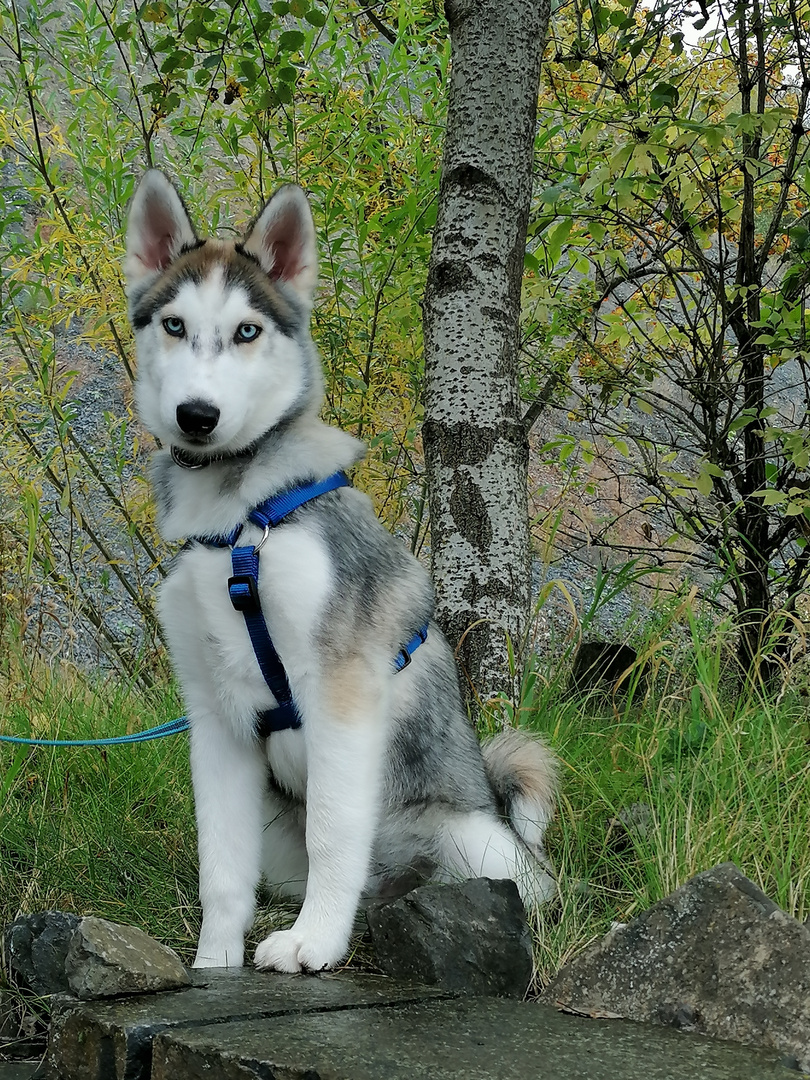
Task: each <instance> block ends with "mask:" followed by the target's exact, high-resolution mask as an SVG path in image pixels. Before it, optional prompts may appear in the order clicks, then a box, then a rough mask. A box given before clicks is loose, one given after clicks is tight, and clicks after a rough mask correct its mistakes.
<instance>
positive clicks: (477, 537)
mask: <svg viewBox="0 0 810 1080" xmlns="http://www.w3.org/2000/svg"><path fill="white" fill-rule="evenodd" d="M450 514H451V516H452V518H453V521H455V523H456V527H457V528H458V531H459V532H460V533H461V535H462V536H463V537H464V539H465V540H466V541H467V543H468V544H470V545H471V546H472V547H473V548H474V549H475V550H476V551H480V552H486V551H488V550H489V546H490V544H491V543H492V526H491V525H490V522H489V514H488V513H487V506H486V503H485V502H484V499H483V496H482V495H481V491H480V489H479V488H478V485H477V484H476V483H475V481H474V480H473V479H472V478H471V477H470V476H467V475H466V473H458V474H457V475H456V476H455V477H454V481H453V492H452V494H451V496H450Z"/></svg>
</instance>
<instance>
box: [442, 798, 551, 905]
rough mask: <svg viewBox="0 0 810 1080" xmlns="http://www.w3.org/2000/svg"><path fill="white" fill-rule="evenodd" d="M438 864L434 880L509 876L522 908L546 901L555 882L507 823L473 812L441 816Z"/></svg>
mask: <svg viewBox="0 0 810 1080" xmlns="http://www.w3.org/2000/svg"><path fill="white" fill-rule="evenodd" d="M438 848H439V866H440V868H439V869H438V870H437V871H436V873H435V874H434V878H433V880H434V881H445V882H452V881H460V880H465V879H467V878H477V877H487V878H496V879H497V878H511V879H512V881H514V882H515V884H516V885H517V887H518V891H519V892H520V895H521V898H522V900H523V903H524V904H525V905H526V907H534V906H536V905H538V904H544V903H547V902H548V901H549V900H551V899H552V898H553V897H554V896H556V895H557V885H556V883H555V881H554V879H553V878H552V877H551V875H550V874H548V873H547V871H546V869H545V868H544V867H543V865H542V864H541V863H540V862H539V861H538V860H537V859H536V858H534V856H533V855H532V854H531V852H530V851H529V849H528V848H527V847H526V845H525V844H523V843H522V842H521V841H520V839H519V838H518V837H517V836H516V835H515V833H514V832H513V831H512V829H510V828H509V826H508V825H505V824H504V823H503V822H501V821H499V820H498V819H497V818H495V817H494V816H492V815H491V814H487V813H484V812H483V811H477V812H473V813H468V814H452V815H450V816H448V817H447V818H445V820H444V822H443V824H442V826H441V828H440V831H439V836H438Z"/></svg>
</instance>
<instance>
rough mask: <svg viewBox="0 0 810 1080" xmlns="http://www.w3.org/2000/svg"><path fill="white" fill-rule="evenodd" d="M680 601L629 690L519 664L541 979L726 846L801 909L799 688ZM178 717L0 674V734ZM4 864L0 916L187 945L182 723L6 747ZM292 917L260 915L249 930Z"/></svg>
mask: <svg viewBox="0 0 810 1080" xmlns="http://www.w3.org/2000/svg"><path fill="white" fill-rule="evenodd" d="M693 608H694V602H693V600H692V599H689V600H687V601H686V602H685V603H681V604H680V605H673V606H672V607H670V608H669V609H668V610H666V611H660V610H659V612H658V613H657V618H656V619H655V620H653V622H654V627H655V628H654V630H648V631H647V632H646V633H644V632H642V631H640V630H638V629H636V631H635V638H634V639H633V644H634V645H635V646H636V648H637V649H638V653H639V658H640V662H641V663H645V662H646V664H647V674H646V678H645V679H643V680H638V679H635V678H634V677H632V673H631V677H630V678H628V680H627V681H626V685H627V686H628V687H629V690H628V692H627V693H626V694H622V693H612V692H609V693H605V694H591V695H590V696H584V697H583V696H574V695H572V694H571V693H569V692H568V690H567V686H566V683H567V679H568V670H569V668H570V658H571V656H570V654H571V653H573V651H574V648H573V646H571V647H569V649H568V654H567V655H563V656H562V658H557V659H556V660H555V661H554V662H553V663H551V662H547V663H546V664H544V663H543V662H542V661H541V662H539V664H537V665H536V666H535V668H534V669H533V670H532V671H531V672H530V673H527V674H526V675H524V680H523V689H524V697H523V702H522V706H523V707H522V708H518V709H517V710H516V711H515V714H514V717H513V721H514V722H515V723H516V724H518V725H521V726H526V727H529V728H532V729H535V730H540V731H542V732H544V733H545V734H546V736H547V738H548V740H549V742H550V744H551V745H552V746H553V748H554V749H555V751H556V752H557V753H558V755H559V757H560V760H561V763H562V773H563V783H562V794H561V799H560V806H559V812H558V816H557V820H556V821H555V823H554V824H553V825H552V827H551V829H550V831H549V836H548V848H549V853H550V855H551V858H552V860H553V862H554V864H555V867H556V871H557V874H558V877H559V882H560V901H559V903H557V904H554V905H552V906H550V907H549V908H547V909H544V910H542V911H540V912H537V913H535V916H534V920H533V921H534V926H535V935H536V945H537V954H536V958H537V968H538V978H539V982H540V983H542V982H544V981H546V980H547V979H548V978H549V977H550V976H551V975H552V974H553V972H554V971H555V970H556V969H557V968H558V967H559V965H560V964H561V963H563V962H564V961H565V960H566V959H568V958H570V957H571V956H572V955H574V954H575V953H576V952H578V951H579V950H580V949H582V948H583V947H584V946H585V945H586V944H587V943H588V942H589V941H590V940H592V939H593V938H594V937H596V936H598V935H600V934H602V933H604V932H605V931H606V930H607V929H608V928H609V927H610V924H611V923H612V922H613V921H615V920H619V921H627V920H628V919H631V918H632V917H633V916H635V915H637V914H638V913H639V912H641V911H642V910H644V909H645V908H646V907H648V906H649V905H650V904H651V903H654V902H655V901H656V900H658V899H660V898H661V897H663V896H665V895H667V894H668V893H669V892H671V891H672V890H673V889H675V888H677V887H678V886H679V885H680V884H682V883H683V882H684V881H686V880H687V879H688V878H689V877H691V876H692V875H693V874H695V873H698V872H699V871H701V870H706V869H708V868H709V867H711V866H713V865H715V864H716V863H719V862H724V861H726V860H732V861H734V862H735V863H736V864H737V865H738V866H739V867H740V869H741V870H742V871H743V872H744V873H745V874H747V875H748V876H749V877H750V878H751V879H752V880H753V881H755V882H756V883H757V884H758V885H759V886H760V887H761V888H762V889H763V890H764V891H765V892H766V893H767V894H768V895H769V896H771V897H772V898H773V899H774V900H775V901H776V902H777V903H778V904H780V905H781V906H782V907H783V908H784V909H785V910H786V911H788V912H790V913H791V914H793V915H795V916H797V917H798V918H805V917H806V916H807V914H808V908H810V756H809V755H808V744H809V743H810V724H809V723H808V711H807V705H806V703H805V702H806V699H805V698H803V697H802V696H801V694H800V693H798V692H797V691H796V690H794V689H793V688H791V687H788V688H787V689H786V690H785V691H784V692H783V693H782V694H781V695H776V696H767V695H765V694H764V693H762V692H760V691H758V690H757V688H756V687H751V686H749V687H748V688H747V689H743V690H741V689H739V688H738V687H737V684H736V682H735V681H734V679H733V678H731V677H730V675H729V657H730V655H731V654H732V652H733V650H732V648H731V646H730V640H731V638H730V632H729V627H728V626H723V625H721V626H719V627H717V628H715V629H714V630H712V631H711V632H708V631H707V630H706V627H705V625H703V624H701V623H699V622H698V621H697V620H696V618H695V615H694V611H693ZM586 629H587V627H586ZM26 680H27V681H26ZM799 689H801V688H799ZM178 711H179V706H178V703H177V701H176V700H175V696H174V693H173V691H172V689H171V688H170V687H164V688H163V691H162V692H160V693H157V692H156V693H152V694H148V695H146V694H144V692H143V691H140V690H138V691H136V690H130V689H127V688H122V687H121V686H120V684H119V683H116V682H114V681H112V680H107V681H104V682H101V683H94V682H93V681H92V680H89V679H88V678H87V677H86V676H83V677H82V676H79V675H77V674H75V673H69V672H64V671H62V672H57V671H53V670H50V669H45V668H42V667H38V668H37V669H36V670H29V671H27V672H26V671H23V670H18V671H17V672H16V674H15V675H14V676H13V677H12V676H11V675H7V677H6V680H5V694H4V695H3V698H2V712H0V731H1V732H4V733H10V732H13V733H15V734H19V735H28V734H31V733H35V734H38V735H42V736H64V737H86V736H106V735H111V734H120V733H123V732H125V731H130V730H136V729H141V728H143V727H147V726H151V725H152V724H156V723H159V722H161V721H163V720H166V719H170V718H171V717H173V716H176V715H177V714H178ZM0 866H2V877H1V878H0V922H8V921H9V920H11V919H12V918H13V917H14V916H15V915H16V914H17V913H18V912H20V911H31V910H38V909H43V908H49V907H56V908H63V909H67V910H71V911H75V912H78V913H79V914H83V913H93V914H96V915H101V916H104V917H107V918H111V919H114V920H117V921H120V922H130V923H134V924H136V925H139V926H142V927H143V928H145V929H146V930H148V931H149V932H150V933H152V934H154V935H156V936H157V937H159V938H161V939H162V940H164V941H166V942H167V943H169V944H171V945H173V946H174V947H176V948H178V949H179V950H180V952H181V953H182V954H183V955H184V956H186V957H187V958H188V957H189V956H190V955H191V951H192V948H193V944H194V940H195V936H196V933H197V928H198V921H199V911H198V905H197V900H196V852H195V843H194V826H193V807H192V798H191V790H190V781H189V770H188V757H187V751H186V746H185V736H179V737H175V738H173V739H169V740H161V741H159V742H157V743H151V744H143V745H139V746H137V747H115V748H111V749H108V750H96V749H57V750H51V749H36V750H28V749H17V748H13V747H10V746H8V745H5V744H0ZM287 917H289V912H288V911H285V910H284V909H277V908H272V909H270V910H269V911H264V912H263V913H262V914H261V915H260V922H261V927H259V928H257V934H258V933H259V932H260V930H261V929H264V928H265V926H268V925H269V924H270V923H273V924H274V925H278V923H279V920H281V919H284V918H287Z"/></svg>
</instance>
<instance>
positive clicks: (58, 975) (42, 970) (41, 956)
mask: <svg viewBox="0 0 810 1080" xmlns="http://www.w3.org/2000/svg"><path fill="white" fill-rule="evenodd" d="M80 921H81V920H80V919H79V916H78V915H71V914H70V913H69V912H66V911H36V912H34V913H32V914H31V915H20V917H19V918H17V919H15V920H14V922H13V923H11V924H10V925H9V926H7V927H6V932H5V935H4V951H5V958H6V967H7V969H8V972H9V975H10V977H11V979H12V981H13V982H14V983H16V985H17V986H19V987H22V988H23V989H26V990H31V991H32V993H34V994H36V995H37V996H38V997H47V996H48V995H50V994H64V993H65V992H66V991H67V990H68V982H67V975H66V974H65V957H66V956H67V951H68V945H69V944H70V938H71V935H72V934H73V931H74V930H75V929H76V927H77V926H78V925H79V922H80Z"/></svg>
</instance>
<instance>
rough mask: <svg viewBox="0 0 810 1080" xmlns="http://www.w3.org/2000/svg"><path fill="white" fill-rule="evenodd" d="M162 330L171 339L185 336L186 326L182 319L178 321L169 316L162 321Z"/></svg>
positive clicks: (173, 316) (174, 317)
mask: <svg viewBox="0 0 810 1080" xmlns="http://www.w3.org/2000/svg"><path fill="white" fill-rule="evenodd" d="M163 329H164V330H165V331H166V333H167V334H169V335H170V336H171V337H185V336H186V324H185V323H184V322H183V320H182V319H178V318H177V317H176V316H175V315H170V316H169V318H168V319H164V320H163Z"/></svg>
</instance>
